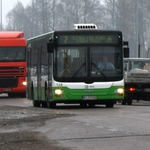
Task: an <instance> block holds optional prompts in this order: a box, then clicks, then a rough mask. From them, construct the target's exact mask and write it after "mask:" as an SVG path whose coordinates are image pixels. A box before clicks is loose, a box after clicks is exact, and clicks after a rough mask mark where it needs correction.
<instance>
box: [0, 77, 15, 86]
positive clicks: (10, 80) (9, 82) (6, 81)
mask: <svg viewBox="0 0 150 150" xmlns="http://www.w3.org/2000/svg"><path fill="white" fill-rule="evenodd" d="M17 84H18V78H15V77H5V78H0V87H1V88H8V87H9V88H14V87H17Z"/></svg>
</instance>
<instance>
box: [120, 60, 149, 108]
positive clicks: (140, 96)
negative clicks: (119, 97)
mask: <svg viewBox="0 0 150 150" xmlns="http://www.w3.org/2000/svg"><path fill="white" fill-rule="evenodd" d="M124 77H125V98H124V100H123V101H122V104H123V105H126V104H127V105H132V101H133V100H137V101H139V100H145V101H149V100H150V58H124Z"/></svg>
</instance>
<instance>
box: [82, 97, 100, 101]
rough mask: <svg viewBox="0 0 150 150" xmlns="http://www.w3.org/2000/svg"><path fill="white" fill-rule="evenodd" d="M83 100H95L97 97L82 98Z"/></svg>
mask: <svg viewBox="0 0 150 150" xmlns="http://www.w3.org/2000/svg"><path fill="white" fill-rule="evenodd" d="M82 99H83V100H97V96H83V98H82Z"/></svg>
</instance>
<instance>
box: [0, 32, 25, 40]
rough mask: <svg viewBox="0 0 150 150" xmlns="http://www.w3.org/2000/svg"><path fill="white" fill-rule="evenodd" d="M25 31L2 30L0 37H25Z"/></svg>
mask: <svg viewBox="0 0 150 150" xmlns="http://www.w3.org/2000/svg"><path fill="white" fill-rule="evenodd" d="M23 37H24V32H23V31H2V32H0V39H15V38H23Z"/></svg>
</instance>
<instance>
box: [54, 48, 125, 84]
mask: <svg viewBox="0 0 150 150" xmlns="http://www.w3.org/2000/svg"><path fill="white" fill-rule="evenodd" d="M106 55H107V63H106V62H105V61H104V60H103V56H106ZM121 60H122V48H121V47H114V46H110V47H106V46H105V47H104V46H87V47H79V46H78V47H58V48H57V49H55V51H54V64H53V65H54V67H53V68H54V69H53V71H54V79H55V80H56V81H59V82H87V83H88V82H90V83H93V82H96V81H118V80H121V79H122V78H123V68H122V61H121Z"/></svg>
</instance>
